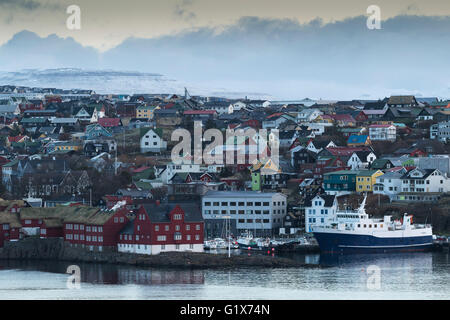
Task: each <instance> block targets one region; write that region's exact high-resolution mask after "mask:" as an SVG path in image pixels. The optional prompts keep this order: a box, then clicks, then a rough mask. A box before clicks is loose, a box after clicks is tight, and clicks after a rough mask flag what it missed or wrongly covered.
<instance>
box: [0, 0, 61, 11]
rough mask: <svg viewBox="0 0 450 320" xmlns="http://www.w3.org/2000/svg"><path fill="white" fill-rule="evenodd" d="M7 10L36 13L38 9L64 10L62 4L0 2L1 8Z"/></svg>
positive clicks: (24, 0) (23, 0)
mask: <svg viewBox="0 0 450 320" xmlns="http://www.w3.org/2000/svg"><path fill="white" fill-rule="evenodd" d="M1 7H3V8H7V9H12V10H20V9H22V10H27V11H34V10H37V9H48V10H59V9H61V8H62V6H61V5H60V4H54V3H48V2H45V3H42V2H39V1H35V0H0V8H1Z"/></svg>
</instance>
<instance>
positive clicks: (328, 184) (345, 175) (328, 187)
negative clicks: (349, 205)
mask: <svg viewBox="0 0 450 320" xmlns="http://www.w3.org/2000/svg"><path fill="white" fill-rule="evenodd" d="M357 174H358V171H352V170H340V171H334V172H328V173H325V174H324V175H323V188H324V190H325V191H326V193H328V194H335V195H337V194H340V195H342V194H349V193H353V192H355V191H356V176H357Z"/></svg>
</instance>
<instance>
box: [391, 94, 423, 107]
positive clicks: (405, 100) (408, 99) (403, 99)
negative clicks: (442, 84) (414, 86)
mask: <svg viewBox="0 0 450 320" xmlns="http://www.w3.org/2000/svg"><path fill="white" fill-rule="evenodd" d="M388 104H389V105H391V104H394V105H395V104H413V105H416V104H417V101H416V98H415V97H414V96H391V97H390V98H389V101H388Z"/></svg>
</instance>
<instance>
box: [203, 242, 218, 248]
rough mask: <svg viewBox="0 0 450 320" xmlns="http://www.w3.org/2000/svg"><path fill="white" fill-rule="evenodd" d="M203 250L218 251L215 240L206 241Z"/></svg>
mask: <svg viewBox="0 0 450 320" xmlns="http://www.w3.org/2000/svg"><path fill="white" fill-rule="evenodd" d="M203 249H205V250H215V249H217V243H216V242H215V241H214V240H205V241H204V243H203Z"/></svg>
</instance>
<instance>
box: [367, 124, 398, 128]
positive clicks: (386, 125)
mask: <svg viewBox="0 0 450 320" xmlns="http://www.w3.org/2000/svg"><path fill="white" fill-rule="evenodd" d="M393 126H394V125H393V124H372V125H370V126H369V128H389V127H393Z"/></svg>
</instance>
